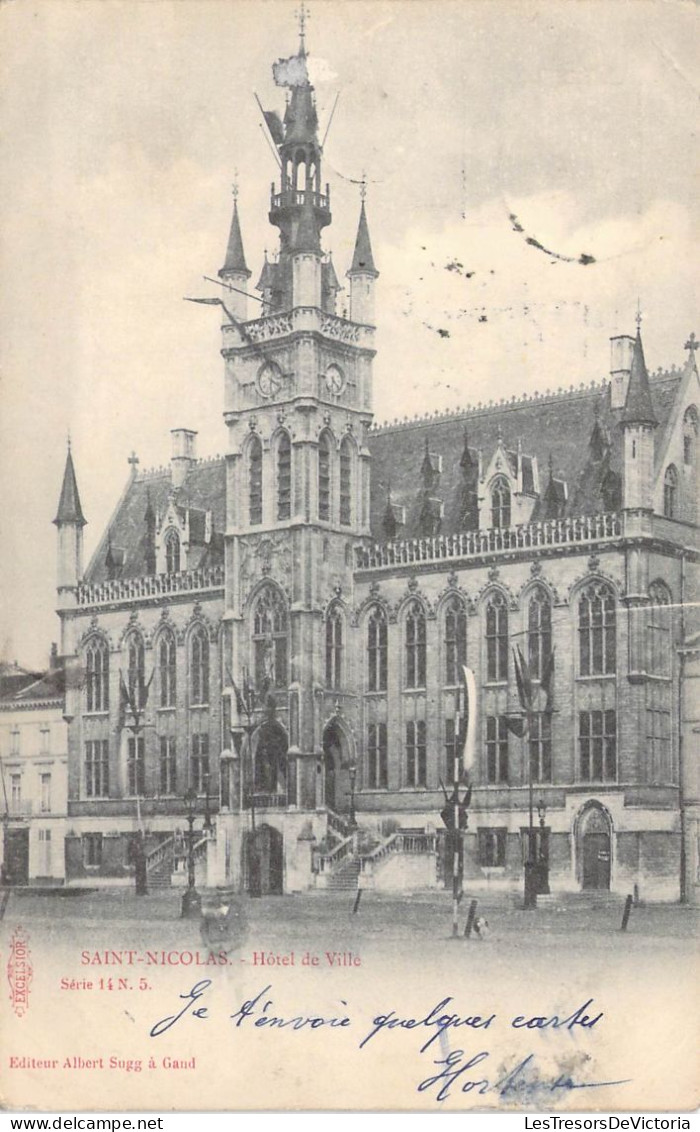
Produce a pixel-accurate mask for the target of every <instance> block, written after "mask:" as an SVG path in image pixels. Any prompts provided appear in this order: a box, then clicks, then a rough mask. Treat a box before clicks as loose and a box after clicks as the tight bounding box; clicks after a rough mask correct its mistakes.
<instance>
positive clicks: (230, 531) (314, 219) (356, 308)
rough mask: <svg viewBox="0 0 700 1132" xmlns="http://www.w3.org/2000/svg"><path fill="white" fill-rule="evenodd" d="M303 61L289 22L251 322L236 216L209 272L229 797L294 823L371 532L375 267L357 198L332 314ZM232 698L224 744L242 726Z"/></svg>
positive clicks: (323, 190)
mask: <svg viewBox="0 0 700 1132" xmlns="http://www.w3.org/2000/svg"><path fill="white" fill-rule="evenodd" d="M307 64H308V58H307V54H306V48H305V42H304V29H303V21H302V27H301V36H300V45H299V50H298V52H297V54H296V55H294V56H292V57H291V58H290V59H285V60H280V61H279V62H278V63H276V64H275V65H274V68H273V70H274V76H275V81H276V83H277V85H278V86H285V87H286V88H287V89H288V101H287V105H286V109H285V112H284V117H283V118H280V117H279V115H278V114H277V113H276V112H274V111H273V112H267V113H266V114H265V119H266V122H267V125H268V128H269V130H270V134H271V137H272V139H273V141H274V143H275V146H276V149H277V153H278V156H279V165H280V179H279V183H278V184H275V183H273V185H272V186H271V194H270V208H269V221H270V224H271V225H273V226H274V227H275V228H276V229H277V231H278V234H279V247H278V251H277V253H276V254H275V255H274V256H273V257H272V258H270V259H268V256H267V253H266V255H265V261H264V263H263V266H262V271H261V274H260V278H259V280H258V283H257V284H256V290H257V291H258V292H259V295H260V301H259V304H258V303H256V306H258V305H259V310H257V311H256V312H255V313H256V314H258V315H259V317H256V318H253V319H250V318H249V317H248V315H249V314H250V313H251V312H250V306H251V305H252V300H251V297H250V296H249V298H248V300H247V308H246V307H245V306H242V304H241V302H240V299H241V296H240V291H241V290H245V287H244V286H243V285H242V284H244V283H245V281H246V279H247V277H246V276H245V275H244V274H243V272H244V270H246V267H245V257H244V254H243V242H242V238H241V235H240V227H239V220H238V213H237V210H235V215H234V222H233V225H232V231H234V234H235V239H230V240H229V246H228V252H227V263H226V266H225V269H223V271H222V273H220V274H221V277H222V281H223V283H224V286H226V284H227V282H228V283H229V285H230V286H233V285H234V282H232V281H234V272H235V271H237V272H238V273H237V274H236V275H235V286H236V287H237V288H238V290H237V291H233V290H232V291H231V295H230V296H229V295H228V292H227V291H226V290H224V298H223V302H224V309H225V311H226V315H227V317H226V322H225V323H224V325H223V327H222V335H223V345H222V355H223V358H224V363H225V409H224V419H225V422H226V426H227V429H228V444H227V455H226V464H227V481H226V482H227V517H226V536H225V539H226V615H225V616H226V632H225V634H224V643H223V647H224V655H225V667H224V672H227V671H228V675H229V682H230V686H231V687H233V683H234V682H236V684H238V683H239V681H241V680H242V679H243V678H244V676H243V674H245V673H247V674H249V676H250V681H251V684H253V685H254V686H255V687H256V690H257V692H258V703H260V702H261V701H260V691H261V689H262V690H263V693H264V695H265V696H267V700H266V701H265V702H266V703H267V705H268V706H267V709H265V710H267V711H268V716H266V719H267V722H262V723H261V726H260V729H259V734H258V735H257V736H256V738H255V739H253V741H252V744H251V746H252V756H253V757H252V759H249V760H248V764H249V765H248V769H247V770H246V767H245V765H244V763H245V762H246V759H245V758H244V754H241V755H240V771H239V772H238V773H239V774H240V775H241V776H242V782H243V787H242V789H241V791H240V796H241V797H242V798H249V799H250V800H251V801H252V803H253V805H254V806H255V804H256V802H257V806H258V812H260V811H261V810H262V809H263V808H264V806H265V805H266V804H268V803H269V804H270V806H271V807H272V808H275V809H276V811H277V812H278V814H280V813H281V811H283V810H284V811H286V812H287V813H289V812H290V811H292V812H293V811H295V812H297V813H301V812H306V813H307V814H308V812H309V811H316V809H317V808H318V807H319V805H320V804H321V802H322V800H323V799H322V785H321V778H320V775H321V769H320V762H321V760H322V757H323V750H322V743H323V729H324V724H325V721H327V719H328V717H329V713H330V714H332V705H333V703H337V702H338V698H339V696H340V697H341V698H342V696H343V694H344V693H343V690H342V687H339V686H338V684H339V682H338V680H337V679H334V680H332V681H330V683H331V684H332V686H329V673H328V669H327V662H326V651H327V641H326V622H325V620H324V614H325V613H326V612H327V610H328V608H329V606H330V605H331V604H332V603H333V602H336V603H339V604H340V605H342V606H345V605H348V606H349V605H350V604H351V603H352V587H353V566H354V560H355V555H354V549H355V547H356V546H358V545H361V544H362V543H363V542H364V541H365V540H366V539H367V538H368V536H369V475H370V469H369V452H368V449H367V443H366V434H367V430H368V428H369V425H370V423H371V420H372V361H373V358H374V353H375V350H374V326H373V318H374V314H373V311H374V304H373V291H374V286H375V280H376V278H377V271H376V270H375V267H374V262H373V258H372V249H371V244H370V237H369V228H368V224H367V216H366V210H365V202H364V199H363V200H362V205H361V211H360V220H359V227H358V233H357V241H356V247H355V254H354V257H353V261H352V264H351V265H350V269H349V271H348V278H349V290H350V296H349V297H350V303H349V306H350V317H349V318H343V317H340V316H339V315H338V314H337V312H336V297H337V293H338V291H339V290H340V284H339V282H338V277H337V275H336V271H335V268H334V265H333V261H332V258H331V256H330V255H329V254H327V253H325V252H324V250H323V247H322V233H323V230H324V229H325V228H326V227H328V225H330V223H331V198H330V188H329V186H328V185H327V184H325V185H324V184H323V182H322V147H321V144H320V141H319V137H318V118H317V113H316V104H315V96H314V88H313V86H312V85H311V82H310V80H309V73H308V65H307ZM363 198H364V192H363ZM232 246H233V248H234V252H235V254H234V255H232V254H231V248H232ZM234 299H235V301H234ZM231 700H232V707H231V721H232V730H233V733H234V735H235V733H236V726H237V723H238V724H239V725H241V726H242V723H243V720H240V719H238V720H237V709H236V703H237V698H236V696H235V695H233V696H232V697H231ZM329 704H330V705H331V706H330V708H329ZM238 706H239V707H240V702H239V704H238ZM258 710H260V711H262V710H263V709H262V708H259V709H258ZM266 729H267V731H266ZM273 729H274V736H275V738H274V742H273V740H272V737H271V736H272V731H273ZM266 736H267V737H266ZM268 740H269V741H268ZM245 742H247V740H245ZM273 746H274V747H275V749H274V751H272V750H268V748H271V747H273ZM234 755H236V752H234ZM236 757H237V756H236ZM253 764H254V765H253ZM286 858H287V851H286V850H285V859H286Z"/></svg>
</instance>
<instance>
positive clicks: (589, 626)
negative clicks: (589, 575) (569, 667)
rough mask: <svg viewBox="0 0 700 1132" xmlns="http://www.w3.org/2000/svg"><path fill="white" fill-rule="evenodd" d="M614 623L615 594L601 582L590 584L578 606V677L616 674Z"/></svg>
mask: <svg viewBox="0 0 700 1132" xmlns="http://www.w3.org/2000/svg"><path fill="white" fill-rule="evenodd" d="M615 620H616V617H615V595H614V594H613V592H612V590H611V589H610V587H609V586H607V585H606V584H605V583H604V582H593V584H592V585H590V586H588V587H587V588H586V589H585V590H584V591H583V593H582V594H581V597H580V599H579V603H578V632H579V657H580V674H581V676H605V675H607V674H609V673H613V672H614V671H615V666H616V659H617V658H616V639H615V632H616V627H615Z"/></svg>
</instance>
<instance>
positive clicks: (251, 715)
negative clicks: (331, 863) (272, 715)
mask: <svg viewBox="0 0 700 1132" xmlns="http://www.w3.org/2000/svg"><path fill="white" fill-rule="evenodd" d="M235 690H236V704H237V707H238V714H239V715H242V716H243V717H244V720H245V721H244V722H243V732H244V734H245V736H246V739H247V741H248V754H249V757H250V841H249V848H248V895H249V896H261V895H262V890H261V883H260V858H259V856H258V840H257V831H256V828H255V758H254V756H253V734H254V732H255V731H256V730H257V727H258V724H257V720H256V718H255V711H256V706H257V705H256V700H257V692H256V690H255V688H254V686H253V684H252V683H251V680H250V675H249V673H248V669H247V668H244V669H243V683H242V687H241V688H240V689H239V688H236V689H235ZM232 732H233V729H232ZM241 779H242V780H243V781H244V780H245V775H244V774H243V770H242V767H241ZM243 801H244V804H245V785H244V787H243Z"/></svg>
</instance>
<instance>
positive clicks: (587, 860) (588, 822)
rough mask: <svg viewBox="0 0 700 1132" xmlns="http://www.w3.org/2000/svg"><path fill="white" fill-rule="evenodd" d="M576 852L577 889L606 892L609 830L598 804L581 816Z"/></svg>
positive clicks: (609, 823)
mask: <svg viewBox="0 0 700 1132" xmlns="http://www.w3.org/2000/svg"><path fill="white" fill-rule="evenodd" d="M577 849H578V854H577V855H578V860H579V879H580V881H581V888H582V889H584V890H597V891H609V889H610V865H611V857H612V826H611V822H610V818H609V816H608V814H607V812H606V810H604V809H603V807H602V806H601V805H599V804H598V803H592V804H591V805H589V806H588V807H587V808H586V809H585V810H584V811H583V813H582V814H581V817H580V819H579V823H578V835H577Z"/></svg>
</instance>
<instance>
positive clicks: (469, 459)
mask: <svg viewBox="0 0 700 1132" xmlns="http://www.w3.org/2000/svg"><path fill="white" fill-rule="evenodd" d="M459 466H460V468H461V469H462V472H463V474H464V475H465V476H468V475H469V474H470V473H471V472H472V471H475V470H476V461H475V460H474V458H473V456H472V454H471V452H470V451H469V436H468V435H467V430H466V428H465V430H464V448H463V449H462V455H461V457H460V461H459Z"/></svg>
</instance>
